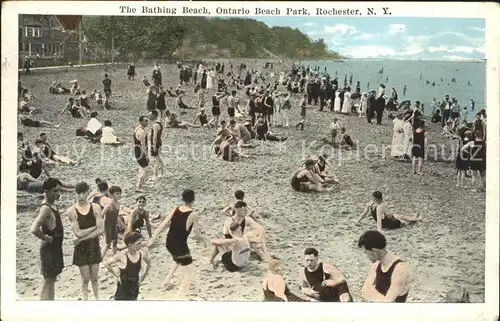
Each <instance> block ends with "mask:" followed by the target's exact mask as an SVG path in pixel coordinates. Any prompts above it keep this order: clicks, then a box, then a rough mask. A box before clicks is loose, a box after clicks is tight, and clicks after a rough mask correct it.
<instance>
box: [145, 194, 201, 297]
mask: <svg viewBox="0 0 500 321" xmlns="http://www.w3.org/2000/svg"><path fill="white" fill-rule="evenodd" d="M182 200H183V202H184V205H181V206H179V207H175V208H174V209H173V210H172V211H171V212H170V213H169V214H168V216H167V217H166V218H165V219H164V220H163V222H161V223H160V225H159V226H158V228H157V229H156V231H155V232H154V233H153V237H151V239H150V240H149V242H148V245H147V246H148V247H151V246H152V245H153V244H154V243H155V241H156V239H157V238H158V236H159V235H160V234H161V233H162V232H163V230H165V229H166V228H167V226H169V225H170V228H169V230H168V233H167V239H166V247H167V251H168V252H169V253H170V255H171V256H172V259H173V260H174V262H175V266H174V267H173V268H172V270H171V271H170V273H169V274H168V275H167V277H166V278H165V281H164V282H163V283H162V286H164V287H167V286H169V285H170V284H171V280H172V278H173V276H174V273H175V271H177V269H178V268H179V267H183V268H184V270H185V271H184V279H183V281H182V284H181V286H180V288H179V292H178V294H177V295H178V297H183V296H185V295H186V294H187V292H188V291H189V285H190V283H191V279H192V276H193V265H192V263H193V258H192V257H191V252H190V250H189V247H188V244H187V239H188V237H189V235H190V234H191V232H192V231H194V237H193V238H194V239H195V240H196V241H201V242H202V243H204V245H205V247H206V246H207V244H208V242H207V240H206V239H205V238H204V237H203V236H202V235H201V228H200V224H199V217H198V214H197V213H196V212H195V209H194V208H193V205H194V201H195V194H194V191H193V190H190V189H186V190H184V191H183V192H182Z"/></svg>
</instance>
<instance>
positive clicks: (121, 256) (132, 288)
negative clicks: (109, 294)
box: [104, 232, 151, 301]
mask: <svg viewBox="0 0 500 321" xmlns="http://www.w3.org/2000/svg"><path fill="white" fill-rule="evenodd" d="M124 242H125V245H126V246H127V249H126V250H125V251H120V252H118V253H116V254H115V255H114V256H113V257H111V258H110V259H108V260H107V261H105V262H104V266H105V267H106V268H107V269H108V271H110V272H111V273H112V274H113V276H115V277H116V280H117V284H116V292H115V295H114V297H113V298H114V299H115V300H117V301H120V300H123V301H135V300H137V297H138V296H139V288H140V285H141V283H142V282H144V280H145V279H146V276H147V275H148V271H149V267H150V265H151V263H150V261H149V257H148V248H145V247H143V246H142V236H141V234H139V233H137V232H129V233H127V234H126V235H125V238H124ZM143 263H144V264H145V265H146V267H145V268H143V265H142V264H143ZM114 265H116V266H117V267H118V269H114V268H113V266H114ZM141 270H143V271H144V272H142V275H140V273H141Z"/></svg>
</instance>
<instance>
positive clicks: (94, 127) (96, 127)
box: [85, 111, 102, 141]
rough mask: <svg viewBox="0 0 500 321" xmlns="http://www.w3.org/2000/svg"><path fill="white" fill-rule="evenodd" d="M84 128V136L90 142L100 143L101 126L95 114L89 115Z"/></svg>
mask: <svg viewBox="0 0 500 321" xmlns="http://www.w3.org/2000/svg"><path fill="white" fill-rule="evenodd" d="M85 128H86V130H87V131H86V134H87V137H88V138H89V139H91V140H92V141H95V140H97V141H100V139H101V136H102V129H101V128H102V124H101V122H100V121H98V120H97V112H95V111H94V112H92V113H91V114H90V119H89V121H88V122H87V126H85Z"/></svg>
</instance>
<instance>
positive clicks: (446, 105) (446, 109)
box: [440, 94, 452, 127]
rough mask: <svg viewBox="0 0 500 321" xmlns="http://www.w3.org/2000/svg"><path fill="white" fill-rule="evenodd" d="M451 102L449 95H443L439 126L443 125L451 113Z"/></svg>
mask: <svg viewBox="0 0 500 321" xmlns="http://www.w3.org/2000/svg"><path fill="white" fill-rule="evenodd" d="M451 108H452V102H451V101H450V95H448V94H447V95H446V96H444V101H443V102H442V103H441V106H440V109H441V115H443V116H442V117H441V127H444V125H445V124H446V122H447V121H448V119H449V118H450V115H451Z"/></svg>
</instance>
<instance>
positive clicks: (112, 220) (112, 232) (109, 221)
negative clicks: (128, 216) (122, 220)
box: [102, 186, 122, 257]
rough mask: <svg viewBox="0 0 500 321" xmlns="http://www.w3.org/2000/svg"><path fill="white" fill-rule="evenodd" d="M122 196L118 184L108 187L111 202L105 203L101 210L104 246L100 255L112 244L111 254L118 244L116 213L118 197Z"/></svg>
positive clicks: (117, 212) (118, 202)
mask: <svg viewBox="0 0 500 321" xmlns="http://www.w3.org/2000/svg"><path fill="white" fill-rule="evenodd" d="M121 196H122V189H121V188H120V187H119V186H111V187H110V188H109V197H110V199H111V202H108V203H106V205H105V206H104V209H103V210H102V217H103V218H104V240H105V242H106V246H105V247H104V249H103V250H102V257H104V256H105V255H106V252H107V251H108V250H109V248H110V247H111V246H112V248H113V255H114V254H116V251H117V248H116V247H117V245H118V226H117V224H118V221H119V220H118V215H119V213H120V198H121Z"/></svg>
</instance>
